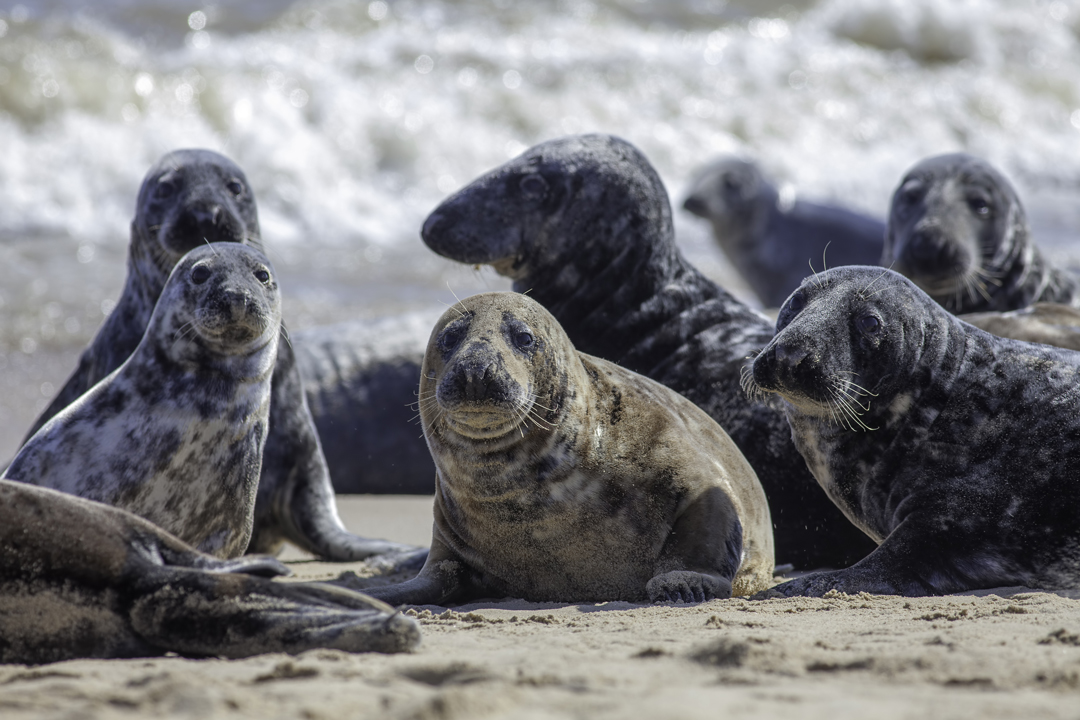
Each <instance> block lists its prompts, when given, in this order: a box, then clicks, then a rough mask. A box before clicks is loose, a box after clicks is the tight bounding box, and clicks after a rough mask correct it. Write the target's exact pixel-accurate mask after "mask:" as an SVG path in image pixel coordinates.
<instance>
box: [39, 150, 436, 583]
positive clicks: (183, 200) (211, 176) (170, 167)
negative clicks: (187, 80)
mask: <svg viewBox="0 0 1080 720" xmlns="http://www.w3.org/2000/svg"><path fill="white" fill-rule="evenodd" d="M207 241H209V242H210V243H211V244H214V245H217V244H218V243H230V242H231V243H241V244H245V245H249V246H252V247H255V248H257V249H260V250H261V249H262V242H261V240H260V238H259V224H258V213H257V210H256V205H255V198H254V195H253V193H252V191H251V187H250V185H249V184H248V182H247V178H246V177H245V176H244V173H243V171H242V170H241V169H240V168H239V167H237V166H236V164H235V163H233V162H232V161H230V160H229V159H228V158H225V157H223V156H221V155H219V154H218V153H215V152H211V151H208V150H176V151H173V152H171V153H168V154H167V155H165V156H164V157H163V158H161V160H159V161H158V162H157V164H155V165H154V166H153V167H152V168H151V169H150V170H149V171H148V172H147V175H146V178H145V179H144V180H143V184H142V187H141V188H140V189H139V196H138V202H137V208H136V214H135V219H134V220H133V221H132V224H131V242H130V245H129V250H128V275H127V280H126V281H125V285H124V290H123V292H122V294H121V296H120V299H119V300H118V301H117V304H116V307H115V308H114V309H113V311H112V312H111V313H110V314H109V317H108V319H107V320H106V321H105V323H104V324H103V325H102V327H101V329H100V330H99V331H98V333H97V335H96V336H95V337H94V340H93V342H92V343H91V344H90V346H89V347H88V348H87V349H86V350H84V351H83V353H82V356H81V357H80V358H79V365H78V367H77V368H76V370H75V373H74V374H73V375H72V376H71V377H70V378H69V379H68V381H67V383H66V384H65V385H64V387H63V388H61V390H60V392H59V393H57V395H56V397H55V398H54V399H53V402H52V404H50V406H49V407H48V408H47V409H46V410H45V412H44V413H42V415H41V417H39V418H38V419H37V421H36V422H35V423H34V426H33V427H32V428H31V431H30V435H33V433H34V432H36V431H37V430H38V429H39V428H40V427H41V426H42V425H44V424H45V422H47V421H48V420H49V419H50V418H52V417H53V416H55V415H56V414H57V413H59V412H60V411H61V410H62V409H63V408H65V407H67V406H68V405H69V404H71V403H72V402H73V401H74V400H75V399H76V398H78V397H79V396H80V395H82V394H83V393H84V392H86V391H87V390H89V389H90V388H91V387H92V386H93V385H94V384H95V383H97V382H98V381H99V380H101V379H102V378H104V377H105V376H106V375H108V374H109V373H110V372H112V371H113V370H115V369H116V368H117V367H119V365H120V364H121V363H122V362H123V361H124V360H125V359H127V357H128V356H129V355H131V353H132V352H133V351H134V350H135V347H136V346H137V345H138V344H139V342H140V340H141V339H142V336H143V333H144V331H145V330H146V326H147V324H148V323H149V321H150V316H151V313H152V312H153V309H154V305H155V303H156V302H157V299H158V296H159V295H160V294H161V291H162V288H163V287H164V285H165V281H166V279H167V278H168V277H169V273H170V272H171V271H172V268H173V266H174V265H175V264H176V263H177V262H178V261H179V259H180V258H181V257H182V256H183V255H184V254H185V253H187V252H188V251H189V250H191V249H192V248H194V247H197V246H199V245H204V244H206V243H207ZM28 438H29V435H28ZM285 541H288V542H291V543H293V544H294V545H296V546H297V547H299V548H301V549H303V550H307V551H308V552H311V553H313V554H315V555H317V556H320V557H322V558H326V559H329V560H360V559H364V558H367V557H370V556H371V555H375V554H381V553H393V554H395V555H398V556H399V561H401V562H413V563H416V562H422V559H423V554H422V552H420V553H418V554H417V553H416V552H415V548H411V547H409V546H404V545H401V544H399V543H392V542H386V541H382V540H368V539H365V538H361V537H357V536H355V535H353V534H351V533H349V532H348V531H347V530H346V529H345V527H344V525H343V524H342V523H341V519H340V518H339V517H338V514H337V506H336V503H335V500H334V491H333V487H332V486H331V484H330V477H329V471H328V469H327V467H326V461H325V459H324V458H323V454H322V449H321V447H320V445H319V438H318V435H317V434H316V430H315V425H314V421H313V420H312V418H311V412H310V410H309V408H308V406H307V401H306V399H305V397H304V387H303V382H302V380H301V378H300V374H299V371H298V369H297V367H296V358H295V355H294V353H293V350H292V346H291V345H290V344H289V343H288V342H281V343H279V344H278V355H277V359H276V362H275V365H274V375H273V378H272V381H271V403H270V419H269V427H268V439H267V442H266V445H265V448H264V454H263V458H262V471H261V475H260V478H259V487H258V493H257V495H256V500H255V522H254V527H253V530H252V538H251V543H250V545H249V549H250V550H252V551H254V552H274V551H276V550H278V549H279V548H280V547H281V545H282V544H283V543H284V542H285ZM401 553H406V554H408V553H413V554H412V555H408V557H407V558H406V556H403V555H401ZM395 562H397V561H395Z"/></svg>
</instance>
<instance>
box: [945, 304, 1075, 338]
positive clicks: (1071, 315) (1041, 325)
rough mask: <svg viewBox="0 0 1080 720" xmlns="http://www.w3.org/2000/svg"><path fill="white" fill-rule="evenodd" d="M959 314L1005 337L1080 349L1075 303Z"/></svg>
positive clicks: (966, 320)
mask: <svg viewBox="0 0 1080 720" xmlns="http://www.w3.org/2000/svg"><path fill="white" fill-rule="evenodd" d="M959 317H960V319H961V320H963V321H964V322H966V323H971V324H972V325H974V326H975V327H977V328H981V329H983V330H985V331H987V332H988V333H993V334H994V335H999V336H1001V337H1007V338H1013V339H1014V340H1024V341H1025V342H1035V343H1042V344H1044V345H1055V346H1057V347H1063V348H1068V349H1070V350H1080V308H1075V307H1073V306H1071V305H1061V304H1060V303H1035V304H1034V305H1031V306H1030V307H1026V308H1023V309H1022V310H1010V311H1009V312H982V313H968V314H966V315H960V316H959Z"/></svg>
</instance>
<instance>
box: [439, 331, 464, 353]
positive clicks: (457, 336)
mask: <svg viewBox="0 0 1080 720" xmlns="http://www.w3.org/2000/svg"><path fill="white" fill-rule="evenodd" d="M462 334H463V331H462V328H460V327H448V328H446V329H445V330H443V333H442V335H440V336H439V347H440V348H441V349H442V351H443V352H450V351H451V350H453V349H454V348H456V347H457V346H458V343H460V342H461V337H462Z"/></svg>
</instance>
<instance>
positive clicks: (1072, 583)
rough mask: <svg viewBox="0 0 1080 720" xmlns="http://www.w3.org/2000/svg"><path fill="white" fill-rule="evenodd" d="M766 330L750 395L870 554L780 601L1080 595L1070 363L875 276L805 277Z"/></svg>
mask: <svg viewBox="0 0 1080 720" xmlns="http://www.w3.org/2000/svg"><path fill="white" fill-rule="evenodd" d="M776 327H777V334H776V337H775V338H774V339H773V341H772V342H771V343H769V345H768V346H767V347H766V348H765V349H764V350H763V351H762V352H761V354H760V355H758V357H757V358H756V359H755V360H754V363H753V375H752V382H751V383H749V384H750V385H751V386H752V387H756V388H757V389H760V390H763V391H766V392H769V393H778V394H779V395H780V396H781V397H782V398H783V399H784V400H785V401H786V402H785V412H786V413H787V417H788V420H789V422H790V423H791V429H792V433H793V435H794V437H795V442H796V444H797V445H798V447H799V450H800V451H801V452H802V454H803V457H805V458H806V462H807V464H808V465H809V466H810V469H811V470H812V471H813V473H814V476H815V477H816V478H817V480H818V482H819V483H821V486H822V487H824V488H825V490H826V491H827V492H828V493H829V497H831V498H832V499H833V501H834V502H835V503H836V504H837V505H839V506H840V507H841V508H842V509H843V510H844V512H845V513H846V514H847V516H848V517H849V518H851V521H852V522H854V523H856V524H857V525H859V527H861V528H863V530H865V531H866V532H867V533H868V534H869V535H870V536H871V537H873V538H874V539H875V540H877V541H878V542H879V543H880V546H879V547H878V549H877V550H875V551H874V552H872V553H871V554H870V555H868V556H867V557H866V558H864V559H863V560H861V561H859V562H858V563H856V564H855V565H854V566H852V567H850V568H848V569H846V570H838V571H834V572H822V573H814V574H811V575H807V576H805V577H802V578H799V579H797V580H792V581H791V582H788V583H785V584H783V585H780V586H778V587H776V588H775V589H774V590H775V592H776V593H778V594H780V595H822V594H824V593H826V592H828V591H829V590H834V589H835V590H839V591H842V592H847V593H857V592H861V591H866V592H871V593H881V594H896V595H936V594H945V593H954V592H960V591H964V590H974V589H978V588H988V587H997V586H1005V585H1025V586H1027V587H1035V588H1040V587H1041V588H1060V587H1076V586H1078V585H1080V564H1078V563H1077V551H1078V549H1080V514H1078V513H1077V507H1080V354H1077V353H1074V352H1071V351H1068V350H1062V349H1059V348H1053V347H1049V346H1046V345H1036V344H1033V343H1025V342H1020V341H1016V340H1008V339H1005V338H999V337H995V336H993V335H990V334H989V333H986V332H984V331H982V330H979V329H977V328H974V327H972V326H971V325H968V324H966V323H964V322H962V321H961V320H959V319H957V318H956V317H955V316H953V315H950V314H949V313H948V312H947V311H946V310H944V309H943V308H942V307H941V306H939V305H938V304H937V303H935V302H934V301H933V300H931V298H929V297H928V296H927V295H926V294H924V293H923V292H922V291H921V290H919V289H918V288H917V287H915V285H914V284H912V283H911V282H910V281H909V280H907V279H906V278H904V277H902V276H900V275H898V274H896V273H894V272H891V271H887V270H882V269H881V268H869V267H848V268H836V269H833V270H830V271H828V272H826V273H822V274H821V275H818V276H816V277H811V278H807V280H806V281H804V282H803V284H802V286H801V287H800V288H799V289H798V290H797V291H796V292H795V293H794V294H792V296H791V297H790V298H789V299H788V301H787V303H786V304H785V305H784V307H783V308H782V309H781V311H780V316H779V318H778V319H777V323H776Z"/></svg>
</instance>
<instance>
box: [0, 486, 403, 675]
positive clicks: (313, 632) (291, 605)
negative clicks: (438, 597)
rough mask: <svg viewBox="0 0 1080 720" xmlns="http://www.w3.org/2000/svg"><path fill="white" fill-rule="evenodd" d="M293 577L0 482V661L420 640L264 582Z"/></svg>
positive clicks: (346, 600) (264, 563)
mask: <svg viewBox="0 0 1080 720" xmlns="http://www.w3.org/2000/svg"><path fill="white" fill-rule="evenodd" d="M288 573H289V571H288V569H287V568H286V567H285V566H284V565H282V564H281V563H279V562H278V561H277V560H274V559H273V558H269V557H265V556H256V555H249V556H247V557H243V558H240V559H237V560H219V559H218V558H214V557H211V556H209V555H204V554H202V553H200V552H197V551H196V550H194V549H193V548H191V547H190V546H189V545H186V544H184V543H182V542H181V541H180V540H178V539H177V538H175V537H173V536H172V535H169V534H168V533H166V532H164V531H162V530H161V529H159V528H158V527H156V526H154V525H152V524H151V523H149V522H147V521H145V520H143V519H142V518H138V517H136V516H134V515H132V514H131V513H129V512H125V511H123V510H120V509H118V508H114V507H108V506H106V505H102V504H100V503H96V502H91V501H89V500H83V499H81V498H77V497H73V496H70V495H66V494H64V493H59V492H56V491H53V490H48V489H45V488H38V487H32V486H29V485H24V484H22V483H13V482H8V481H4V480H0V663H27V664H37V663H49V662H56V661H58V660H68V659H71V658H80V657H92V658H122V657H141V656H152V655H164V654H165V653H166V652H176V653H180V654H182V655H193V656H204V657H205V656H223V657H230V658H237V657H246V656H249V655H257V654H260V653H270V652H287V653H300V652H303V651H305V650H311V649H313V648H320V647H328V648H337V649H340V650H347V651H350V652H363V651H371V650H373V651H378V652H399V651H402V650H408V649H410V648H412V647H414V646H415V645H416V644H417V642H418V641H419V631H418V628H417V626H416V622H415V621H413V620H412V619H410V618H407V617H404V616H402V615H401V614H400V613H395V612H394V611H393V608H390V607H388V606H386V605H384V604H383V603H381V602H378V601H375V600H372V599H371V598H368V597H366V596H364V595H361V594H359V593H353V592H349V591H347V590H343V589H341V588H337V587H333V586H329V585H324V584H321V583H279V582H274V581H272V580H269V579H267V578H269V577H271V576H274V575H287V574H288ZM260 576H262V577H260Z"/></svg>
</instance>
